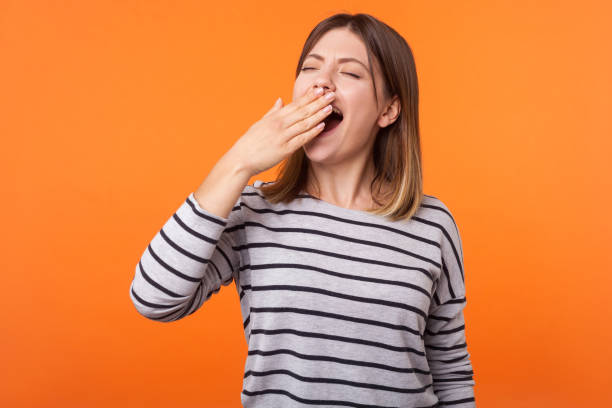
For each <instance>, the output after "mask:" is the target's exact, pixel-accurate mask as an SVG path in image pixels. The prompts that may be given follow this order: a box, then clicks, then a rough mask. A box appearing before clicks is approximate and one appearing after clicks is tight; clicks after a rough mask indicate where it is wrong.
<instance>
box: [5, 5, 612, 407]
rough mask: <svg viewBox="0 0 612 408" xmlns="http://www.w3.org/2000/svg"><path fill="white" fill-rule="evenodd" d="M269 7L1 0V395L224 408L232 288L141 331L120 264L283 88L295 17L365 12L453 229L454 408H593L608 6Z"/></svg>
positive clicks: (300, 39)
mask: <svg viewBox="0 0 612 408" xmlns="http://www.w3.org/2000/svg"><path fill="white" fill-rule="evenodd" d="M288 4H289V3H287V2H264V3H260V2H243V3H241V4H238V3H236V2H231V3H227V2H197V1H181V2H170V1H164V2H162V1H125V2H124V1H121V2H111V1H95V2H94V1H87V2H78V1H73V2H59V1H57V2H47V1H40V2H33V1H6V0H4V1H1V2H0V53H1V63H0V81H1V82H0V109H1V113H0V115H1V117H2V119H1V120H0V134H1V135H2V151H3V152H4V153H3V160H2V162H1V164H0V166H2V168H1V169H0V170H2V177H3V181H2V190H3V194H2V204H1V205H2V217H3V222H2V224H3V231H4V233H3V234H2V240H3V244H2V249H3V250H2V252H3V255H2V257H1V260H2V274H1V276H2V278H1V279H2V281H1V282H0V283H1V284H2V288H3V296H2V300H1V302H2V304H1V307H2V312H3V317H2V320H1V321H2V323H0V328H1V330H2V332H1V342H2V347H1V351H0V353H1V355H0V361H1V362H0V365H1V366H2V370H1V373H0V376H1V378H0V405H1V406H3V407H55V406H57V407H109V406H113V407H115V408H118V407H123V406H125V407H128V406H129V407H195V406H201V407H220V406H224V407H239V406H240V391H241V389H242V388H241V387H242V376H243V369H244V361H245V358H246V351H247V350H246V342H245V339H244V334H243V332H242V319H241V315H240V309H239V302H238V295H237V294H236V291H235V285H234V284H232V285H231V286H229V287H224V288H223V290H222V291H221V292H220V293H218V294H217V295H214V296H213V297H212V298H211V299H210V300H209V301H208V302H207V303H205V304H204V306H203V307H202V308H201V309H200V310H199V311H198V312H196V313H195V314H193V315H191V316H189V317H187V318H185V319H183V320H181V321H178V322H173V323H169V324H161V323H157V322H153V321H150V320H147V319H146V318H144V317H142V316H140V315H139V314H138V313H137V312H136V310H135V308H134V306H133V305H132V303H131V300H130V297H129V286H130V283H131V281H132V278H133V276H134V271H135V267H136V264H137V262H138V260H139V259H140V256H141V255H142V253H143V251H144V250H145V248H146V246H147V244H148V243H149V241H150V240H151V239H152V238H153V236H154V235H155V233H157V231H158V230H159V229H160V228H161V226H162V225H163V223H164V222H165V221H166V220H167V219H168V218H169V217H170V216H171V215H172V213H173V212H174V211H175V210H176V209H177V208H178V207H179V205H180V204H181V203H182V202H183V200H184V199H185V198H186V197H187V195H188V194H189V193H190V192H191V191H193V190H195V189H196V188H197V186H198V185H199V184H200V183H201V182H202V181H203V180H204V178H205V177H206V175H207V174H208V172H209V171H210V169H211V168H212V166H213V165H214V163H215V162H216V161H217V160H218V159H219V158H220V157H221V156H222V155H223V154H224V153H225V152H226V151H227V150H228V149H229V148H230V147H231V145H232V144H233V143H234V142H235V141H236V140H237V139H238V138H239V137H240V136H241V135H242V134H244V132H246V130H247V129H248V127H249V126H250V125H251V124H252V123H254V122H255V121H256V120H259V118H260V117H261V116H262V115H263V114H264V113H265V112H266V111H267V110H268V109H269V108H270V107H271V106H272V105H273V103H274V101H275V99H276V98H278V97H279V96H282V97H283V100H284V101H285V103H287V102H289V101H290V100H291V95H292V87H293V81H294V71H295V65H296V63H297V59H298V57H299V54H300V51H301V47H302V45H303V43H304V41H305V39H306V36H307V35H308V33H309V32H310V30H311V29H312V28H313V27H314V25H315V24H316V23H317V22H319V21H320V20H322V19H324V18H326V17H328V16H330V15H332V14H334V13H337V12H349V13H357V12H365V13H369V14H372V15H374V16H375V17H377V18H379V19H381V20H382V21H384V22H386V23H387V24H389V25H390V26H391V27H394V28H395V29H396V30H397V31H398V32H400V33H401V34H402V35H403V36H404V38H406V40H407V41H408V43H409V44H410V45H411V47H412V49H413V52H414V55H415V59H416V63H417V72H418V75H419V86H420V91H421V93H420V96H421V105H420V112H421V116H420V119H421V132H422V133H421V136H422V147H423V158H424V173H425V178H424V181H425V192H426V193H427V194H431V195H434V196H436V197H438V198H440V199H441V200H442V201H444V202H445V203H446V204H447V205H448V207H449V208H450V209H451V211H452V213H453V215H454V217H455V220H456V222H457V224H458V226H459V229H460V232H461V236H462V240H463V248H464V262H465V270H466V286H467V299H468V303H467V307H466V309H465V317H466V322H467V323H466V336H467V341H468V346H469V347H468V349H469V352H470V354H471V357H472V364H473V367H474V372H475V376H474V379H475V381H476V387H475V391H476V402H477V405H478V406H479V407H483V408H484V407H502V408H503V407H512V408H516V407H555V408H559V407H586V406H610V404H612V391H611V390H610V386H609V384H610V380H611V377H612V376H611V375H610V367H611V363H612V351H611V346H612V335H611V333H612V330H611V329H610V322H612V313H611V309H612V308H611V306H610V302H609V300H608V299H609V296H610V288H611V286H610V285H611V283H612V279H611V277H610V276H611V272H612V271H611V269H612V268H611V267H610V265H611V264H612V259H611V256H610V254H611V252H612V251H611V249H612V248H611V247H610V243H611V242H612V236H611V235H612V217H611V215H610V209H611V208H612V200H611V191H612V183H611V177H610V176H611V175H612V169H611V165H610V156H611V150H612V149H611V142H610V139H611V136H612V126H611V121H610V114H611V113H612V79H611V78H612V46H611V41H610V39H611V38H612V29H611V28H610V24H609V23H610V21H612V12H611V11H612V10H611V9H610V5H609V4H610V3H609V2H606V1H599V2H596V1H580V2H560V1H527V0H522V1H488V0H482V1H444V2H439V1H438V2H432V1H419V2H415V1H405V0H403V1H394V2H382V1H381V2H375V3H374V4H373V3H372V2H370V1H308V2H298V3H292V4H294V5H293V6H289V5H288ZM292 7H293V8H292ZM275 171H276V168H273V169H271V170H269V171H267V172H266V173H261V174H259V175H257V176H256V177H254V178H253V179H252V180H251V182H252V181H254V180H255V179H261V180H271V179H272V178H273V176H274V174H275Z"/></svg>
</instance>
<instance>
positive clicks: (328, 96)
mask: <svg viewBox="0 0 612 408" xmlns="http://www.w3.org/2000/svg"><path fill="white" fill-rule="evenodd" d="M334 95H335V94H334V93H333V92H329V93H328V94H327V95H325V97H326V98H327V99H331V98H333V97H334Z"/></svg>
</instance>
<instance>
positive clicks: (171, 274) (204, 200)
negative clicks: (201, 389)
mask: <svg viewBox="0 0 612 408" xmlns="http://www.w3.org/2000/svg"><path fill="white" fill-rule="evenodd" d="M249 178H250V174H247V173H244V172H243V171H242V170H241V169H240V167H239V163H236V162H233V161H232V160H231V157H229V156H227V155H226V156H224V157H223V158H222V159H221V160H220V161H219V162H218V163H217V164H216V165H215V167H214V168H213V170H212V171H211V172H210V174H209V175H208V177H207V178H206V180H204V182H203V183H202V185H201V186H200V187H199V188H198V190H197V191H196V192H195V193H191V194H189V196H188V197H187V198H186V200H185V201H184V202H183V203H182V204H181V206H180V207H179V208H178V209H177V210H176V212H175V213H174V214H173V215H172V216H171V217H170V218H169V219H168V220H167V221H166V223H165V224H164V226H163V227H162V229H161V230H160V231H159V232H158V233H157V234H156V235H155V237H153V239H152V241H151V242H150V243H149V245H148V246H147V248H146V249H145V251H144V253H143V254H142V256H141V258H140V261H139V262H138V264H137V265H136V271H135V274H134V279H133V281H132V284H131V285H130V298H131V299H132V302H133V304H134V306H135V308H136V310H137V311H138V312H139V313H140V314H141V315H143V316H145V317H147V318H149V319H151V320H156V321H160V322H171V321H176V320H179V319H182V318H183V317H185V316H188V315H189V314H191V313H193V312H195V311H196V310H197V309H198V308H200V307H201V305H202V304H203V303H204V302H205V301H206V300H207V299H208V298H209V297H210V296H211V295H212V294H213V293H217V292H218V291H219V289H220V287H221V285H224V286H226V285H229V284H230V283H231V282H232V281H233V280H234V279H233V278H234V277H236V276H237V273H238V270H239V267H240V251H239V250H237V249H235V248H236V247H237V246H238V245H241V244H242V237H243V232H244V229H243V226H242V225H241V224H242V219H241V218H242V217H241V214H242V212H241V206H240V203H241V197H242V196H241V194H242V192H243V190H244V188H245V187H246V184H247V183H248V180H249Z"/></svg>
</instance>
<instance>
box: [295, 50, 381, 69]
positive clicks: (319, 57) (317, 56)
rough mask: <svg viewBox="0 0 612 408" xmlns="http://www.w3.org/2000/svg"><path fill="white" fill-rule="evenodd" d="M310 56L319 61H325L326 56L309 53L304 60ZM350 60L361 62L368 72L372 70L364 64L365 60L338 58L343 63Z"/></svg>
mask: <svg viewBox="0 0 612 408" xmlns="http://www.w3.org/2000/svg"><path fill="white" fill-rule="evenodd" d="M309 57H312V58H316V59H318V60H319V61H325V58H323V57H322V56H320V55H319V54H315V53H311V54H308V55H307V56H306V57H305V58H304V60H306V58H309ZM350 61H352V62H356V63H358V64H361V65H362V66H363V67H364V68H365V69H366V70H367V71H368V72H369V71H370V69H369V68H368V67H367V65H366V64H364V63H363V62H361V61H359V60H358V59H357V58H352V57H345V58H338V62H339V63H343V62H350Z"/></svg>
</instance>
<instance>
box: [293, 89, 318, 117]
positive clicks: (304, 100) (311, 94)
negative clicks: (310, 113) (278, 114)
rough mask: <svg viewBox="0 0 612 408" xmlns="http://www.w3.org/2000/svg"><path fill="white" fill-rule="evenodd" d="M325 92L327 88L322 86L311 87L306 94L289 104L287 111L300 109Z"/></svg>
mask: <svg viewBox="0 0 612 408" xmlns="http://www.w3.org/2000/svg"><path fill="white" fill-rule="evenodd" d="M324 92H325V89H323V88H320V87H317V88H315V87H312V88H309V89H308V90H307V91H306V93H305V94H304V95H302V96H300V97H299V98H297V99H296V100H294V101H292V102H291V103H290V104H288V105H287V108H288V109H287V113H292V112H295V111H296V110H299V109H300V108H302V107H303V106H306V105H308V104H309V103H310V102H312V101H313V100H315V99H317V98H319V97H320V96H321V95H323V93H324Z"/></svg>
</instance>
